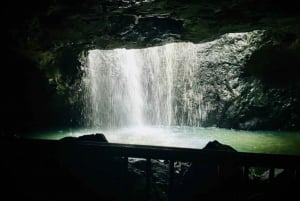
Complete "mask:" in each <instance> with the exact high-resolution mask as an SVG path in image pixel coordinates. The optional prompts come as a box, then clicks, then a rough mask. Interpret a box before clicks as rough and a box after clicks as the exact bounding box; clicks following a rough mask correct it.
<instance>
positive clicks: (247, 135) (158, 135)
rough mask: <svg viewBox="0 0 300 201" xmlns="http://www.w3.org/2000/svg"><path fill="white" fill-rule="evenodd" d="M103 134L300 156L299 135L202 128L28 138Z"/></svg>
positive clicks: (46, 135) (59, 134)
mask: <svg viewBox="0 0 300 201" xmlns="http://www.w3.org/2000/svg"><path fill="white" fill-rule="evenodd" d="M93 133H103V134H104V135H105V136H106V138H107V139H108V141H109V142H112V143H126V144H140V145H157V146H171V147H186V148H199V149H201V148H203V147H204V146H205V145H206V144H207V143H208V142H209V141H212V140H218V141H219V142H221V143H223V144H227V145H230V146H232V147H233V148H235V149H236V150H238V151H241V152H252V153H274V154H290V155H300V131H297V132H284V131H243V130H232V129H221V128H201V127H179V126H174V127H162V126H156V127H153V126H151V127H145V126H143V127H129V128H120V129H103V130H101V129H62V130H57V131H51V132H40V133H34V134H31V135H29V136H28V137H30V138H34V139H51V140H58V139H61V138H63V137H66V136H74V137H78V136H81V135H86V134H93Z"/></svg>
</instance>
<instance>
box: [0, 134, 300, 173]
mask: <svg viewBox="0 0 300 201" xmlns="http://www.w3.org/2000/svg"><path fill="white" fill-rule="evenodd" d="M1 144H2V145H4V146H5V144H6V148H8V149H9V147H14V146H13V144H14V145H16V146H17V147H20V148H21V147H22V146H25V147H27V148H28V147H30V149H32V150H34V149H39V148H47V147H48V148H49V149H51V148H55V149H56V150H57V151H67V152H72V151H75V150H78V149H80V150H81V151H83V152H85V151H86V152H92V153H93V154H99V156H112V157H113V156H119V157H132V158H145V159H147V158H151V159H162V160H172V161H199V162H201V161H202V162H208V161H209V162H220V163H221V162H226V161H227V160H232V161H235V162H236V163H237V164H238V165H243V166H260V167H264V166H266V167H276V168H290V167H291V168H299V167H300V156H299V155H281V154H264V153H248V152H227V151H215V150H202V149H192V148H177V147H164V146H148V145H131V144H117V143H105V142H93V141H84V142H80V141H72V142H70V141H56V140H31V139H30V140H29V139H26V140H14V141H2V143H1ZM28 145H30V146H28Z"/></svg>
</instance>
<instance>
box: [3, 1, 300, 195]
mask: <svg viewBox="0 0 300 201" xmlns="http://www.w3.org/2000/svg"><path fill="white" fill-rule="evenodd" d="M299 9H300V8H299V6H298V5H296V4H295V3H294V2H293V1H291V0H286V1H284V2H274V1H270V0H260V1H259V0H224V1H216V0H210V1H208V0H201V1H200V0H199V1H196V0H191V1H188V2H186V1H183V0H77V1H71V0H46V1H43V2H34V1H31V0H29V1H26V2H18V3H16V2H13V1H11V2H6V3H5V6H4V8H3V12H2V13H3V19H5V20H4V29H3V31H2V32H3V33H4V34H3V37H4V38H3V39H4V40H3V42H4V46H3V47H4V48H3V52H4V55H3V58H4V61H5V62H3V68H2V71H4V72H3V73H2V78H1V92H2V96H1V111H2V112H1V114H2V117H3V118H2V126H1V128H0V133H1V138H2V139H3V140H4V141H5V142H9V143H13V145H16V146H20V147H21V148H22V149H25V150H26V145H24V144H23V143H24V142H22V143H21V145H19V144H18V143H20V142H19V141H18V142H15V140H21V141H22V140H24V141H25V144H26V142H27V141H26V140H29V139H31V140H38V142H40V141H39V140H46V141H47V142H48V140H50V141H52V140H54V141H55V142H56V141H59V140H60V139H63V138H64V137H66V138H76V137H79V138H80V136H84V135H88V134H96V133H103V134H104V135H105V137H106V138H107V139H108V141H109V142H111V143H117V144H118V143H120V144H127V145H133V146H135V145H137V146H144V145H145V146H162V147H174V148H190V149H202V148H204V147H206V145H207V143H209V142H211V141H213V140H218V141H220V142H221V143H223V144H227V145H230V146H232V147H233V148H234V149H236V150H237V151H238V152H245V153H248V152H249V153H259V154H279V155H288V156H295V157H297V156H299V155H300V148H299V147H300V137H299V136H300V79H299V78H300V74H299V72H300V71H299V64H300V57H299V56H300V35H299V33H300V23H299V22H300V15H299V12H298V11H299ZM9 143H8V144H9ZM14 143H16V144H14ZM67 143H69V142H67ZM33 144H34V143H33ZM50 144H51V143H50ZM5 145H7V144H4V146H3V150H2V151H3V152H5V149H6V148H7V146H5ZM9 146H11V144H9ZM68 146H69V145H68ZM68 146H66V147H68ZM33 147H35V148H38V149H41V150H44V149H43V148H41V147H40V146H36V145H34V146H33ZM45 147H47V146H45ZM49 147H52V145H51V146H50V145H49ZM21 148H20V150H21ZM50 149H51V150H53V148H50ZM62 149H63V150H64V151H66V150H67V149H66V148H62ZM81 149H82V148H80V150H81ZM162 149H163V148H162ZM10 150H11V148H10ZM16 150H18V149H16ZM55 150H56V149H55ZM59 150H60V148H59ZM71 150H73V148H71ZM56 151H57V150H56ZM56 151H54V152H52V151H41V153H43V154H46V155H47V154H50V155H51V156H52V157H50V158H51V160H45V159H44V158H43V157H41V158H42V159H41V162H40V163H38V165H41V166H43V167H44V166H47V167H46V169H47V170H48V165H49V166H51V165H52V164H50V161H51V163H52V162H53V160H54V161H56V162H57V160H62V158H61V157H58V158H59V159H57V158H56V157H57V155H56V154H57V153H56ZM48 152H50V153H48ZM67 152H68V151H67ZM18 153H19V152H18ZM33 153H34V150H33V148H29V149H28V154H33ZM84 153H85V152H84ZM68 154H70V153H69V152H68ZM4 155H5V156H4V157H5V158H6V159H7V160H8V161H9V162H11V159H10V158H12V157H14V156H18V157H21V156H22V157H23V155H21V156H20V155H18V154H17V153H15V152H14V154H12V155H11V156H10V155H9V154H7V155H6V154H4ZM24 155H25V154H24ZM54 155H55V157H54ZM71 155H72V154H71ZM92 155H93V154H92ZM53 157H54V158H55V159H53ZM63 157H66V156H63ZM38 158H39V157H38ZM35 159H36V158H31V159H30V160H29V161H30V162H31V163H33V164H34V163H35V162H34V160H35ZM64 159H65V158H64ZM66 160H68V159H66ZM21 161H22V162H24V161H23V159H22V160H21ZM80 161H81V163H84V161H85V159H84V157H82V158H80ZM69 162H70V161H69ZM73 162H74V161H73ZM11 163H12V164H17V165H21V164H20V163H19V162H11ZM70 163H72V162H70ZM78 163H79V162H78ZM95 163H96V162H95ZM45 164H47V165H45ZM146 164H147V162H146ZM157 164H158V166H159V165H161V164H160V163H157ZM297 164H298V163H297ZM61 165H62V164H61V162H59V165H58V166H59V168H61ZM68 165H70V164H68ZM72 165H74V164H72ZM72 165H71V166H72ZM97 165H99V164H97V163H96V166H97ZM32 166H33V165H32ZM62 166H63V168H65V166H64V165H62ZM74 166H75V165H74ZM8 167H9V168H10V167H11V166H8ZM26 168H28V169H30V167H25V168H21V169H24V170H22V171H21V172H22V173H21V175H23V174H25V172H24V171H25V170H28V169H26ZM55 168H57V167H56V166H55ZM297 168H299V167H297ZM1 170H2V169H1ZM64 170H65V169H64ZM2 171H4V172H5V171H8V170H7V169H5V168H4V169H3V170H2ZM49 171H50V170H49ZM59 171H61V169H59ZM80 171H83V172H86V171H87V170H86V169H85V170H80ZM80 171H79V172H80ZM116 171H117V170H116ZM8 172H9V171H8ZM41 172H42V171H40V172H39V173H41ZM75 172H76V171H75ZM91 172H93V171H91ZM270 172H271V171H270ZM297 173H298V172H297ZM10 174H13V171H12V172H10ZM41 174H42V173H41ZM73 174H74V175H76V176H74V175H73ZM295 174H296V173H295ZM58 175H60V174H58ZM71 175H72V176H71V178H72V179H74V178H75V177H76V178H77V177H79V174H78V172H77V173H71ZM60 176H61V175H60ZM73 176H74V177H73ZM80 176H82V175H80ZM85 176H86V175H85ZM298 177H299V176H298ZM21 178H22V179H27V177H24V178H23V176H22V177H21ZM298 179H299V178H298ZM7 180H8V181H7V182H8V183H9V185H8V186H10V187H9V188H13V186H14V184H12V183H10V181H9V180H10V179H7ZM36 180H37V182H42V181H41V180H42V179H40V178H39V179H36ZM48 180H49V179H48ZM74 180H75V179H74ZM88 181H89V182H91V183H93V182H95V181H94V180H93V179H91V180H89V179H88ZM297 181H298V180H297ZM22 182H23V181H22ZM22 182H21V183H18V185H20V186H21V185H25V184H24V183H22ZM50 182H53V181H52V180H51V179H50V181H49V183H50ZM298 182H299V181H298ZM64 184H65V185H68V184H69V182H66V183H63V184H61V185H64ZM293 184H294V183H293ZM297 184H299V183H297ZM110 185H112V186H113V185H114V184H113V183H110ZM34 186H35V185H34ZM87 186H89V185H88V184H87V185H85V184H82V188H81V189H83V188H84V189H85V188H88V187H87ZM91 186H92V187H91ZM91 186H89V187H90V188H96V187H99V186H97V185H91ZM35 187H36V186H35ZM100 187H102V186H100ZM17 188H20V187H19V186H18V187H17ZM21 188H22V187H21ZM28 188H29V187H28ZM156 188H157V187H156ZM25 189H26V188H25ZM26 190H28V189H26ZM21 191H22V190H21ZM108 191H109V190H107V192H108ZM45 192H46V191H45ZM84 192H85V191H84ZM88 192H89V191H88ZM22 193H24V192H23V191H22ZM25 194H26V193H25ZM152 194H153V192H152ZM225 194H226V193H225ZM210 195H211V194H210ZM43 196H45V195H44V194H43ZM65 196H67V197H68V195H67V194H65ZM84 196H85V194H84ZM84 196H83V197H84ZM160 196H162V194H160ZM224 196H225V197H226V195H224ZM37 197H38V196H34V198H37ZM74 197H76V196H74ZM79 197H80V196H79ZM96 197H97V196H96ZM96 197H91V198H96ZM100 197H101V196H100ZM24 198H27V197H26V196H24ZM97 198H99V197H97ZM268 198H269V197H268ZM49 199H54V200H55V199H57V197H55V196H54V197H51V196H50V198H49ZM115 199H116V200H118V198H115ZM128 199H129V198H128ZM132 199H133V200H134V198H132ZM147 199H148V198H147ZM153 199H154V200H166V199H167V198H162V197H160V198H159V196H158V197H156V198H153ZM148 200H149V199H148ZM169 200H172V199H170V198H169ZM175 200H176V199H175ZM187 200H188V199H187ZM191 200H193V199H191Z"/></svg>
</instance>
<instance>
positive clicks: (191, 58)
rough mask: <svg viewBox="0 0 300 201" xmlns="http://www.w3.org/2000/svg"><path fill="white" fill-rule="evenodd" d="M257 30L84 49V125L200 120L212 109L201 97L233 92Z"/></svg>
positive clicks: (256, 39)
mask: <svg viewBox="0 0 300 201" xmlns="http://www.w3.org/2000/svg"><path fill="white" fill-rule="evenodd" d="M261 35H262V32H261V31H254V32H247V33H235V34H226V35H224V36H222V37H221V38H220V39H218V40H215V41H212V42H208V43H202V44H193V43H172V44H167V45H163V46H158V47H151V48H145V49H114V50H90V51H89V53H88V58H87V62H86V63H85V64H84V69H85V76H84V78H83V83H84V86H85V93H86V109H85V119H86V124H87V126H89V127H101V128H116V127H127V126H144V125H164V126H169V125H190V126H201V123H202V122H203V121H204V120H205V119H206V118H207V115H208V113H209V111H211V110H213V109H215V108H214V107H215V106H214V105H213V104H212V103H211V102H210V101H209V100H207V97H209V96H210V94H216V93H218V94H219V95H220V97H221V98H223V99H226V98H230V96H232V95H238V94H239V92H240V88H239V87H235V86H236V84H237V82H238V81H239V80H238V76H239V74H240V67H241V66H242V65H243V62H244V60H245V58H246V57H247V56H249V55H250V54H251V53H252V52H253V51H254V50H255V49H256V48H257V43H258V42H259V40H260V38H261ZM228 88H230V90H229V91H228Z"/></svg>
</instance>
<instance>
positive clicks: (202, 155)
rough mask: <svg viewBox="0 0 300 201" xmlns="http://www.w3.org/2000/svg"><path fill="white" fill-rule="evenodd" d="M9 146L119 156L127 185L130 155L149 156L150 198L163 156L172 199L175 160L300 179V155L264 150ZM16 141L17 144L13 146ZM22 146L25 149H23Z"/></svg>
mask: <svg viewBox="0 0 300 201" xmlns="http://www.w3.org/2000/svg"><path fill="white" fill-rule="evenodd" d="M3 144H6V145H7V147H16V146H17V147H19V148H20V147H24V148H25V147H29V146H30V149H32V150H35V149H37V150H38V149H39V148H41V147H42V148H43V149H48V148H49V149H53V148H54V149H55V150H59V151H67V152H70V153H72V152H76V151H78V150H81V153H82V152H85V153H84V154H88V153H93V154H97V155H99V157H101V156H105V157H120V158H121V159H122V161H123V163H122V164H123V165H122V166H123V170H124V180H125V182H124V183H125V184H126V174H127V171H128V158H131V157H132V158H144V159H146V196H147V200H151V183H152V182H151V175H152V174H151V159H162V160H168V161H169V163H168V164H169V189H170V200H172V189H173V185H174V163H175V162H176V161H190V162H197V163H198V164H199V163H208V162H209V163H211V162H214V163H215V164H220V165H222V164H226V162H227V161H235V164H236V165H237V166H239V167H241V168H242V169H243V170H244V171H243V172H244V174H243V176H244V178H245V180H247V179H248V176H249V168H250V167H265V168H269V170H270V171H269V172H270V173H269V178H271V179H272V178H274V169H275V168H284V169H288V170H290V171H291V172H293V179H295V180H296V179H299V172H300V171H299V170H300V156H297V155H278V154H261V153H243V152H226V151H212V150H201V149H190V148H176V147H162V146H144V145H130V144H115V143H100V142H93V141H85V142H80V141H74V142H68V141H53V140H15V141H7V142H2V145H3ZM12 144H14V145H15V146H11V145H12ZM21 149H22V148H21Z"/></svg>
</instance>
